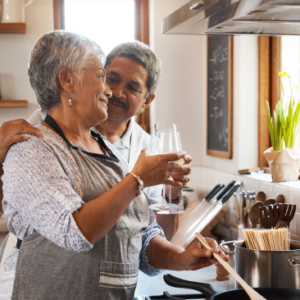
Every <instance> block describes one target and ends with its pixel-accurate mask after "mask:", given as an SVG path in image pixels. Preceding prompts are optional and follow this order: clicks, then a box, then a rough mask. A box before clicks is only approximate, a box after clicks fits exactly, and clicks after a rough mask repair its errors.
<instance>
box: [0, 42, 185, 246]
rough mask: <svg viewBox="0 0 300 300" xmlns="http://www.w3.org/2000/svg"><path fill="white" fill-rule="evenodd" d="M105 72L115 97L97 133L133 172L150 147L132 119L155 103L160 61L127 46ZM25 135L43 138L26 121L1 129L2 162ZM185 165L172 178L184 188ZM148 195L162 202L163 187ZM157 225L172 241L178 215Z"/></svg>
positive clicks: (175, 193) (36, 117)
mask: <svg viewBox="0 0 300 300" xmlns="http://www.w3.org/2000/svg"><path fill="white" fill-rule="evenodd" d="M105 70H106V74H107V75H106V81H107V84H108V85H109V87H110V89H111V90H112V92H113V96H112V97H111V98H110V99H109V104H108V119H107V120H106V121H105V122H103V123H100V124H99V125H98V126H97V128H95V131H98V132H99V133H100V134H101V135H102V136H103V137H105V138H106V139H107V141H109V142H110V143H111V144H112V145H113V148H114V149H115V150H116V154H119V153H120V154H121V155H120V154H119V155H118V157H119V159H121V160H123V161H125V163H128V164H129V166H130V168H132V167H133V166H134V164H135V162H136V160H137V158H138V156H139V154H140V152H141V150H142V149H144V148H146V147H148V146H149V143H150V135H149V134H147V133H146V132H145V131H143V130H142V128H141V127H140V126H139V125H138V124H136V123H135V122H134V120H132V117H133V116H135V115H136V114H138V113H140V112H141V111H142V110H144V109H146V108H147V107H148V106H149V105H150V104H151V102H152V101H153V100H154V98H155V91H156V89H157V86H158V83H159V79H160V73H161V67H160V61H159V59H158V57H157V56H156V55H155V54H154V52H153V51H152V50H151V49H150V48H149V47H148V46H147V45H145V44H142V43H140V42H134V43H124V44H121V45H119V46H117V47H115V48H114V49H113V50H112V51H111V52H110V54H109V55H108V57H107V61H106V65H105ZM43 117H44V116H43V113H42V112H41V111H40V110H38V111H36V112H34V114H33V115H32V116H31V117H30V118H29V120H28V122H29V123H31V124H32V125H37V124H39V123H41V122H42V121H43ZM22 133H29V134H34V135H39V134H40V132H39V130H38V129H36V128H33V127H32V126H30V125H29V124H28V123H27V122H26V121H24V120H16V121H11V122H7V123H4V124H3V125H2V127H1V128H0V162H3V161H4V158H5V155H6V152H7V151H8V149H9V147H10V146H11V145H12V144H13V143H15V142H20V141H24V140H26V137H24V136H20V134H22ZM185 161H186V165H185V166H184V167H183V173H180V174H175V175H174V176H173V177H174V179H175V180H178V181H181V182H183V183H184V184H185V183H186V182H188V180H189V177H188V175H189V174H190V166H189V163H190V162H191V157H189V156H186V157H185ZM0 172H1V170H0ZM1 193H2V190H1ZM145 193H146V194H147V196H148V197H149V200H150V202H152V203H153V202H158V201H160V199H161V186H156V187H151V188H146V189H145ZM167 194H168V193H167ZM180 195H181V190H180V189H178V188H174V187H172V199H173V200H175V201H176V200H179V199H180ZM0 196H1V194H0ZM1 199H2V197H1ZM157 222H158V223H159V224H160V225H161V227H162V228H163V230H164V232H165V235H166V237H167V239H169V240H170V239H171V238H172V236H173V235H174V234H175V232H176V231H177V228H178V215H157Z"/></svg>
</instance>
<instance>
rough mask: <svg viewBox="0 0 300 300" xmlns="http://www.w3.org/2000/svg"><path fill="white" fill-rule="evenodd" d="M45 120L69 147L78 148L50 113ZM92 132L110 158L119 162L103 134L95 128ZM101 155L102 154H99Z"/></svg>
mask: <svg viewBox="0 0 300 300" xmlns="http://www.w3.org/2000/svg"><path fill="white" fill-rule="evenodd" d="M44 122H45V123H46V124H48V125H49V126H50V127H52V128H53V129H54V130H55V131H56V132H57V133H58V134H59V135H60V136H61V137H62V138H63V140H64V141H65V142H66V144H67V146H68V147H69V148H72V149H78V148H77V147H76V146H74V145H72V144H71V143H70V142H69V140H67V138H66V136H65V134H64V132H63V131H62V129H61V128H60V127H59V125H58V124H57V123H56V121H55V120H54V119H53V118H52V117H51V116H50V115H47V116H46V118H45V120H44ZM91 134H92V136H93V137H95V138H96V140H97V142H98V143H99V144H100V145H101V146H102V147H103V148H104V149H105V150H106V151H107V153H108V155H109V156H108V157H109V159H112V160H114V161H116V162H119V159H118V158H117V157H116V156H115V155H114V153H113V152H112V151H111V149H110V148H108V147H107V145H106V144H105V142H104V141H103V139H102V137H101V135H100V134H98V133H96V132H94V131H93V130H91ZM84 152H85V151H84ZM85 153H87V152H85ZM99 155H102V154H99Z"/></svg>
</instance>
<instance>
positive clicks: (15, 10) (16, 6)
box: [1, 0, 33, 23]
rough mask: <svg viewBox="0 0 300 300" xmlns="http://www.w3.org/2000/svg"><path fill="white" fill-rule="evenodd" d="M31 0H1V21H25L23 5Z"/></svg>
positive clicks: (26, 4)
mask: <svg viewBox="0 0 300 300" xmlns="http://www.w3.org/2000/svg"><path fill="white" fill-rule="evenodd" d="M32 2H33V0H29V1H27V3H26V1H25V0H2V11H1V17H2V18H1V23H25V7H26V6H28V5H30V4H31V3H32Z"/></svg>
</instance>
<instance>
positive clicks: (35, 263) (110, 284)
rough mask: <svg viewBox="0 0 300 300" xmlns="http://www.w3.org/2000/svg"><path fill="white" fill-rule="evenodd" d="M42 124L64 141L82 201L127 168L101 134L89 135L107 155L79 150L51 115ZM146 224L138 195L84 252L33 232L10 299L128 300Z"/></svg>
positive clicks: (143, 199) (145, 211)
mask: <svg viewBox="0 0 300 300" xmlns="http://www.w3.org/2000/svg"><path fill="white" fill-rule="evenodd" d="M45 122H46V123H47V124H48V125H49V126H51V127H52V128H54V129H55V130H56V131H57V132H58V133H59V134H60V135H61V137H62V138H63V139H64V140H65V142H66V143H67V145H68V147H69V149H70V151H71V152H72V154H73V157H74V159H75V161H76V163H77V164H78V167H79V169H80V170H81V173H82V175H83V180H84V191H83V196H82V199H83V201H84V202H88V201H90V200H93V199H95V198H97V197H99V196H100V195H102V194H104V193H105V192H107V191H108V190H109V189H111V188H112V187H113V186H114V185H115V184H117V183H118V182H120V181H121V180H122V179H123V178H124V176H126V174H127V169H126V167H125V166H124V165H123V164H122V163H120V162H119V160H118V159H117V158H116V157H115V156H114V155H113V153H112V152H111V151H110V149H109V148H107V147H106V145H105V143H104V142H103V140H102V139H101V137H100V135H98V134H96V133H92V134H93V135H94V136H96V137H97V139H98V142H99V144H100V145H101V146H102V147H103V148H104V149H106V150H107V152H108V154H109V155H110V156H105V155H100V154H91V153H88V152H85V151H82V150H79V149H78V148H77V147H75V146H74V145H72V144H71V143H70V142H69V141H68V140H67V139H66V138H65V136H64V134H63V132H62V130H61V129H60V128H59V126H58V125H57V124H56V122H55V121H54V120H53V119H52V118H51V117H50V116H47V117H46V119H45ZM148 224H149V201H148V199H147V198H146V196H145V195H144V194H142V195H140V196H137V197H136V198H135V199H134V200H133V201H132V202H131V203H130V204H129V206H128V207H127V209H126V210H125V212H124V213H123V214H122V215H121V217H120V218H119V220H118V222H117V223H116V224H115V225H114V226H113V228H112V229H111V230H110V231H109V232H108V233H107V234H106V235H105V236H104V237H103V238H102V239H101V240H100V241H98V242H97V243H95V244H94V247H93V249H91V250H90V251H88V252H82V253H76V252H73V251H68V250H65V249H62V248H60V247H59V246H57V245H56V244H55V243H53V242H51V241H50V240H48V239H46V238H45V237H43V236H42V235H40V234H39V233H38V232H34V233H33V234H31V235H29V236H27V237H26V238H25V239H24V240H23V242H22V246H21V248H20V253H19V257H18V262H17V267H16V275H15V281H14V289H13V296H12V299H14V300H17V299H18V300H22V299H24V300H25V299H26V300H31V299H43V300H47V299H66V300H69V299H105V300H106V299H107V300H108V299H116V300H117V299H118V300H119V299H122V300H123V299H133V298H134V291H135V288H136V284H137V277H138V268H139V255H140V251H141V249H142V232H143V230H144V229H145V228H146V227H147V226H148Z"/></svg>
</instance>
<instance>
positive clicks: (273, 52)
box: [258, 36, 281, 168]
mask: <svg viewBox="0 0 300 300" xmlns="http://www.w3.org/2000/svg"><path fill="white" fill-rule="evenodd" d="M280 69H281V37H269V36H260V37H259V38H258V166H259V167H260V168H264V167H268V163H267V160H266V158H265V156H264V151H265V150H267V149H268V148H270V147H271V141H270V136H269V125H268V110H267V104H266V101H268V102H269V104H270V109H271V111H272V113H273V110H274V109H275V105H276V103H277V102H278V101H279V100H280V80H279V77H278V72H279V71H280Z"/></svg>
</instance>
